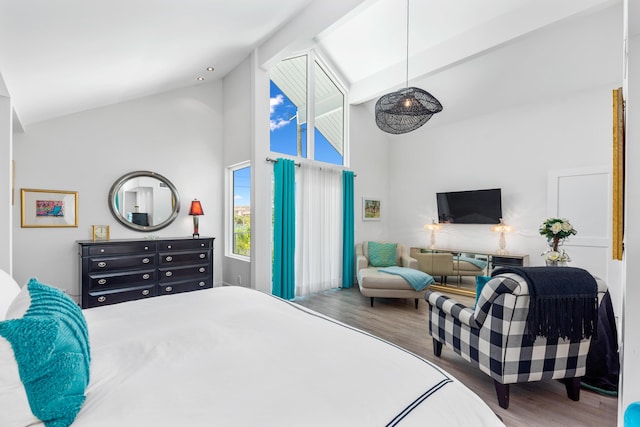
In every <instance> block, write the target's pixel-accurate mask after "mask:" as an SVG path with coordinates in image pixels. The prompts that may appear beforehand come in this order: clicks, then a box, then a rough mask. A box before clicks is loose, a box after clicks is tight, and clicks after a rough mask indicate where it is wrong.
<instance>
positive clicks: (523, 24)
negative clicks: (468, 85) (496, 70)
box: [349, 0, 620, 104]
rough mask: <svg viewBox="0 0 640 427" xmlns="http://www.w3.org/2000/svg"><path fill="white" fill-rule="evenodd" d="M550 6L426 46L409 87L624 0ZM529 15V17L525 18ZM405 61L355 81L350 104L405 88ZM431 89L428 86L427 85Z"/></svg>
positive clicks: (575, 0) (414, 61)
mask: <svg viewBox="0 0 640 427" xmlns="http://www.w3.org/2000/svg"><path fill="white" fill-rule="evenodd" d="M543 2H544V3H548V5H547V6H544V5H543V6H542V7H541V5H540V1H538V2H530V3H526V4H525V5H523V7H521V8H519V9H516V10H514V11H512V12H509V13H506V14H503V15H501V16H499V17H496V18H494V19H492V20H490V21H488V22H486V23H483V24H481V25H479V26H477V27H475V28H474V29H473V30H471V31H467V32H465V33H462V34H460V35H458V36H456V37H453V38H451V39H449V40H447V41H445V42H444V43H441V44H439V45H437V46H434V47H432V48H428V49H425V50H423V51H421V52H419V53H417V54H414V55H413V56H411V57H410V58H409V61H408V62H409V73H408V74H409V86H412V83H411V81H412V80H415V79H418V78H425V77H428V76H430V75H434V74H437V73H439V72H441V71H444V70H446V69H448V68H450V67H453V66H455V65H457V64H460V63H463V62H466V61H469V60H471V59H473V58H475V57H477V56H480V55H483V54H485V53H487V52H489V51H490V50H492V49H495V48H497V47H499V46H501V45H505V44H507V43H511V42H513V41H514V40H516V39H517V38H519V37H522V36H525V35H526V34H528V33H531V32H533V31H536V30H538V29H541V28H544V27H547V26H549V25H551V24H555V23H557V22H560V21H562V20H565V19H568V18H570V17H572V16H575V15H579V14H585V13H592V12H596V11H599V10H602V9H604V8H606V7H609V6H612V5H615V4H618V3H620V0H570V1H569V0H566V1H562V2H558V1H555V0H543ZM523 17H526V19H523ZM406 68H407V64H406V62H405V61H402V62H398V63H396V64H394V65H392V66H390V67H387V68H385V69H383V70H381V71H380V72H378V73H376V74H373V75H371V76H369V77H367V78H364V79H362V80H360V81H358V82H354V83H352V84H351V87H350V89H349V103H350V104H361V103H364V102H367V101H370V100H372V99H375V98H378V97H380V96H381V95H383V94H385V93H387V92H389V91H392V90H396V89H399V88H401V87H405V85H406V83H407V82H406ZM427 90H428V88H427Z"/></svg>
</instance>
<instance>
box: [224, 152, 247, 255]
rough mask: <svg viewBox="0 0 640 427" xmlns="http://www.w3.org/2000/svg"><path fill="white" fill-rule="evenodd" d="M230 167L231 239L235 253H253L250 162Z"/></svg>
mask: <svg viewBox="0 0 640 427" xmlns="http://www.w3.org/2000/svg"><path fill="white" fill-rule="evenodd" d="M229 169H230V177H231V194H232V196H233V198H232V200H233V202H232V203H231V205H232V206H233V214H232V216H231V217H232V218H233V219H232V222H231V224H230V226H229V230H230V231H231V233H230V234H231V236H230V241H231V248H230V249H231V250H230V252H231V253H232V254H233V255H238V256H241V257H249V256H250V255H251V167H250V166H249V163H248V162H245V163H241V164H239V165H236V166H232V167H231V168H229Z"/></svg>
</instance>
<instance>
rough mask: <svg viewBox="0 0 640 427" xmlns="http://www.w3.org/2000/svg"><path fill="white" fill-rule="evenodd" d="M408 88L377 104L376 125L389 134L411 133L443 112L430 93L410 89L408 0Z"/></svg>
mask: <svg viewBox="0 0 640 427" xmlns="http://www.w3.org/2000/svg"><path fill="white" fill-rule="evenodd" d="M406 47H407V67H406V77H407V78H406V82H407V87H406V88H404V89H400V90H398V91H395V92H391V93H388V94H386V95H383V96H382V97H380V99H378V102H376V111H375V114H376V124H377V125H378V127H379V128H380V129H381V130H383V131H384V132H387V133H392V134H401V133H407V132H411V131H413V130H416V129H418V128H419V127H420V126H422V125H423V124H425V123H426V122H428V121H429V119H430V118H431V116H433V115H434V114H436V113H439V112H440V111H442V104H440V101H438V100H437V99H436V98H435V97H434V96H433V95H431V94H430V93H429V92H427V91H425V90H422V89H419V88H417V87H409V0H407V46H406Z"/></svg>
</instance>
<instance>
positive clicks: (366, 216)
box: [362, 197, 381, 221]
mask: <svg viewBox="0 0 640 427" xmlns="http://www.w3.org/2000/svg"><path fill="white" fill-rule="evenodd" d="M380 205H381V202H380V199H375V198H373V197H363V198H362V220H363V221H380V218H381V210H380Z"/></svg>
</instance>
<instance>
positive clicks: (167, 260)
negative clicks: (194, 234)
mask: <svg viewBox="0 0 640 427" xmlns="http://www.w3.org/2000/svg"><path fill="white" fill-rule="evenodd" d="M210 256H211V251H209V250H204V251H198V252H162V253H160V266H161V267H168V266H170V265H176V264H197V263H203V262H209V258H210Z"/></svg>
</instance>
